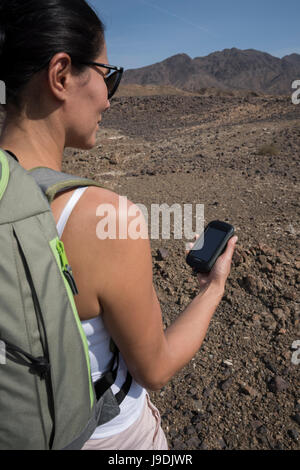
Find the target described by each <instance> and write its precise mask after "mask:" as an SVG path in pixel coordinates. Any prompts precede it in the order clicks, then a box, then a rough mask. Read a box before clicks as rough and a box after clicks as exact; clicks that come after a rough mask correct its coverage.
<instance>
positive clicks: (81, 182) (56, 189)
mask: <svg viewBox="0 0 300 470" xmlns="http://www.w3.org/2000/svg"><path fill="white" fill-rule="evenodd" d="M84 186H97V187H98V188H103V186H102V185H101V184H100V183H96V182H95V181H93V180H89V179H82V178H80V179H74V180H68V181H62V182H60V183H56V184H54V185H53V186H51V187H50V188H48V189H47V191H46V196H47V199H48V201H49V204H51V203H52V202H53V200H54V198H55V196H56V195H57V194H58V193H61V192H63V191H67V190H68V189H73V188H74V189H75V188H80V187H84Z"/></svg>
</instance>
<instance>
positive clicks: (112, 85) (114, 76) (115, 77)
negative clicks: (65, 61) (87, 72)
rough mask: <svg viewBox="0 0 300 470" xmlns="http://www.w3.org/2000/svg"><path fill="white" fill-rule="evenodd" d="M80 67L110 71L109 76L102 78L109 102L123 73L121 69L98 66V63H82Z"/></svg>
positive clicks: (104, 65)
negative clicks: (93, 67)
mask: <svg viewBox="0 0 300 470" xmlns="http://www.w3.org/2000/svg"><path fill="white" fill-rule="evenodd" d="M82 65H88V66H97V67H102V68H104V69H108V70H110V71H111V73H110V74H109V75H106V76H105V77H104V81H105V83H106V86H107V90H108V99H109V100H110V99H111V98H112V97H113V96H114V94H115V93H116V91H117V89H118V87H119V85H120V82H121V79H122V75H123V72H124V69H123V67H116V66H114V65H106V64H99V63H98V62H83V63H82Z"/></svg>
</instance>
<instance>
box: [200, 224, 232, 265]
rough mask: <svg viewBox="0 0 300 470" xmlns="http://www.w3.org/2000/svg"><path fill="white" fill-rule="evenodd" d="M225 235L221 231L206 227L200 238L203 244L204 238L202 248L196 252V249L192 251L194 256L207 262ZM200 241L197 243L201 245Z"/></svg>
mask: <svg viewBox="0 0 300 470" xmlns="http://www.w3.org/2000/svg"><path fill="white" fill-rule="evenodd" d="M225 235H226V232H224V231H223V230H218V229H216V228H213V227H208V229H207V230H206V231H205V233H204V234H203V235H202V236H201V237H200V240H201V241H202V242H203V237H204V243H203V246H202V248H201V249H200V250H197V249H196V250H194V256H195V257H196V258H198V259H201V260H203V261H209V260H210V258H211V257H212V255H213V254H214V252H215V251H216V248H217V247H218V246H219V245H220V244H221V242H222V241H223V239H224V237H225ZM200 240H199V243H201V242H200ZM200 246H201V245H200Z"/></svg>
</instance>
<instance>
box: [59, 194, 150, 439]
mask: <svg viewBox="0 0 300 470" xmlns="http://www.w3.org/2000/svg"><path fill="white" fill-rule="evenodd" d="M86 189H87V187H84V188H78V189H77V190H76V191H74V193H73V195H72V196H71V198H70V199H69V201H68V203H67V204H66V206H65V208H64V210H63V212H62V214H61V216H60V219H59V221H58V223H57V231H58V234H59V237H61V236H62V233H63V231H64V228H65V226H66V223H67V221H68V219H69V217H70V215H71V213H72V211H73V209H74V207H75V206H76V204H77V202H78V201H79V199H80V197H81V196H82V194H83V193H84V192H85V191H86ZM82 326H83V330H84V332H85V334H86V337H87V342H88V346H89V355H90V362H91V372H92V379H93V382H95V381H96V380H98V379H99V378H100V377H101V376H102V374H103V373H105V372H106V371H107V370H108V367H109V365H110V362H111V360H112V357H113V354H112V352H111V351H110V339H111V338H110V336H109V334H108V331H107V330H106V328H105V326H104V323H103V321H102V318H101V315H100V316H99V317H97V318H93V319H92V320H89V321H83V322H82ZM126 375H127V367H126V364H125V362H124V359H123V357H122V355H121V354H120V364H119V369H118V374H117V378H116V381H115V383H114V384H113V385H112V387H111V389H112V392H113V393H114V394H116V393H118V392H119V390H120V388H121V387H122V385H123V384H124V382H125V380H126ZM145 395H146V390H145V389H144V388H143V387H141V386H140V385H139V384H138V383H137V382H135V380H134V379H133V380H132V384H131V387H130V390H129V392H128V394H127V395H126V397H125V399H124V400H123V402H122V403H121V405H120V410H121V411H120V414H119V415H118V416H116V417H115V418H113V419H112V420H111V421H109V422H108V423H105V424H102V425H101V426H98V427H97V428H96V430H95V432H94V434H93V435H92V436H91V439H101V438H104V437H109V436H113V435H115V434H118V433H120V432H122V431H125V429H127V428H128V427H129V426H131V425H132V424H133V423H134V422H135V421H136V420H137V419H138V418H139V417H140V414H141V412H142V410H143V406H144V400H145Z"/></svg>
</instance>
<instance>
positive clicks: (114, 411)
mask: <svg viewBox="0 0 300 470" xmlns="http://www.w3.org/2000/svg"><path fill="white" fill-rule="evenodd" d="M37 183H38V184H37ZM91 185H93V186H100V185H99V184H97V183H95V182H94V181H92V180H87V179H81V178H76V177H74V176H72V175H66V174H63V173H58V172H55V171H53V170H51V169H46V168H45V169H44V168H37V169H34V170H33V171H30V172H27V171H26V170H25V169H23V168H22V167H21V166H20V165H19V163H18V162H17V161H16V159H15V158H14V156H13V154H10V153H8V152H6V151H3V150H1V149H0V247H1V248H0V250H1V251H0V252H1V261H0V450H16V449H22V450H30V449H36V450H39V449H45V450H46V449H81V448H82V446H83V445H84V443H85V442H86V441H87V440H88V439H89V437H90V436H91V434H92V433H93V431H94V430H95V428H96V427H97V426H98V425H100V424H103V423H105V422H107V421H109V420H111V419H112V418H114V417H115V416H117V415H118V414H119V412H120V408H119V404H120V403H121V401H122V400H123V399H124V397H125V396H126V394H127V392H128V390H129V388H130V384H131V377H130V375H129V374H128V376H127V378H126V382H125V383H124V386H123V387H122V389H121V391H120V393H119V394H118V395H116V396H115V395H113V393H112V392H111V388H110V387H111V385H112V384H113V383H114V381H115V378H116V374H117V369H118V357H119V356H118V351H117V350H116V349H115V354H114V358H113V361H112V364H111V370H110V371H109V372H108V373H107V374H106V375H105V376H103V377H102V378H101V379H99V381H98V382H97V383H96V384H93V383H92V379H91V371H90V361H89V353H88V345H87V340H86V337H85V334H84V331H83V329H82V326H81V322H80V319H79V317H78V313H77V310H76V305H75V302H74V297H73V295H74V294H76V293H77V288H76V283H75V281H74V278H73V275H72V270H71V267H70V266H69V264H68V260H67V256H66V253H65V250H64V245H63V243H62V242H61V240H59V238H58V234H57V230H56V226H55V221H54V218H53V215H52V212H51V208H50V205H49V203H51V202H52V200H53V199H54V197H55V195H56V194H57V193H59V192H61V191H65V190H66V189H69V188H73V187H74V188H75V187H80V186H91Z"/></svg>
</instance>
